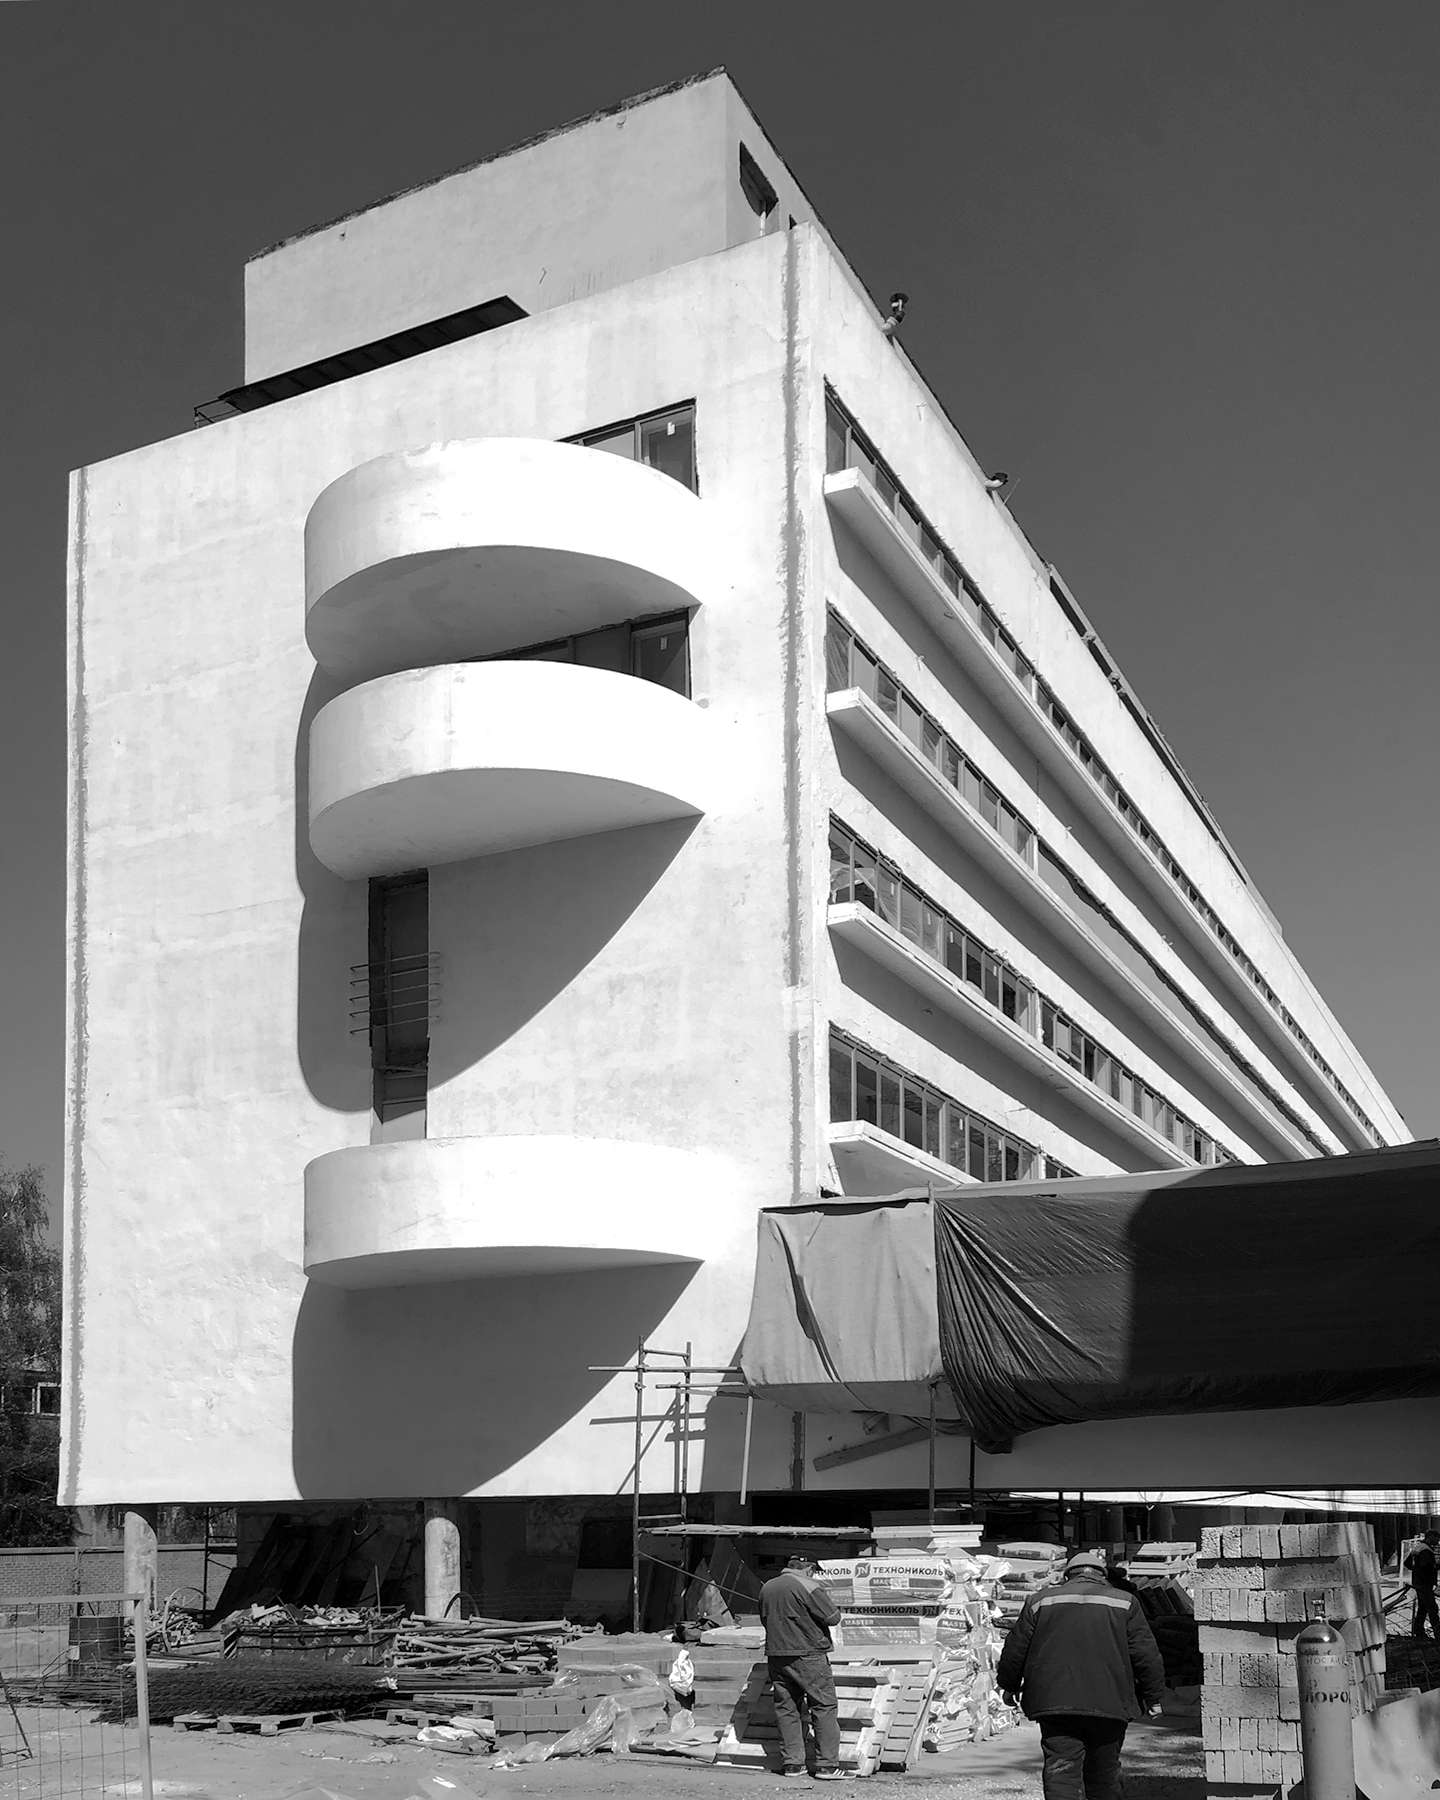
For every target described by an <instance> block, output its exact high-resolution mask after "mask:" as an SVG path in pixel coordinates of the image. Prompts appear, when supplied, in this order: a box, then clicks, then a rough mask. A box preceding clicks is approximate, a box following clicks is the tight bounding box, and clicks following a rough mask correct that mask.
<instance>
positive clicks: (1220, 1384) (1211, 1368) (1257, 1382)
mask: <svg viewBox="0 0 1440 1800" xmlns="http://www.w3.org/2000/svg"><path fill="white" fill-rule="evenodd" d="M934 1224H935V1237H936V1273H937V1280H938V1292H939V1321H940V1344H941V1351H942V1356H943V1361H944V1366H945V1371H946V1374H947V1376H948V1377H949V1381H950V1385H951V1387H952V1389H953V1390H954V1394H955V1397H956V1399H957V1401H958V1403H959V1408H960V1411H961V1413H962V1414H963V1415H964V1416H965V1417H967V1418H968V1419H970V1420H971V1421H972V1424H973V1428H974V1432H975V1438H976V1442H977V1444H978V1445H979V1447H980V1448H981V1449H982V1450H985V1451H987V1452H991V1453H994V1452H998V1451H1002V1450H1004V1449H1006V1448H1008V1446H1009V1444H1010V1443H1011V1442H1012V1441H1013V1440H1014V1439H1015V1438H1016V1437H1017V1436H1019V1435H1020V1434H1021V1433H1023V1432H1028V1431H1035V1430H1038V1429H1040V1428H1041V1427H1044V1426H1049V1425H1064V1424H1073V1423H1079V1422H1081V1421H1084V1420H1098V1419H1120V1418H1136V1417H1142V1416H1145V1415H1154V1414H1165V1413H1170V1414H1174V1413H1186V1412H1233V1411H1242V1410H1253V1409H1258V1408H1276V1407H1294V1406H1316V1405H1329V1406H1339V1405H1344V1404H1348V1403H1351V1402H1358V1401H1370V1400H1392V1399H1406V1398H1415V1397H1422V1396H1432V1395H1437V1394H1440V1327H1437V1325H1436V1322H1435V1321H1436V1317H1437V1314H1436V1308H1435V1301H1434V1294H1435V1281H1436V1272H1437V1270H1440V1143H1436V1142H1434V1141H1431V1142H1429V1143H1426V1144H1423V1145H1409V1146H1405V1147H1404V1148H1402V1149H1399V1150H1390V1151H1384V1152H1377V1153H1375V1154H1373V1155H1369V1154H1367V1155H1359V1156H1348V1157H1334V1158H1327V1159H1325V1160H1321V1161H1314V1162H1306V1163H1287V1164H1279V1165H1263V1166H1261V1167H1236V1166H1233V1165H1232V1166H1227V1167H1224V1168H1219V1169H1206V1170H1200V1171H1185V1170H1181V1171H1173V1172H1166V1173H1163V1174H1152V1175H1137V1176H1121V1177H1113V1178H1109V1179H1105V1180H1097V1181H1070V1182H1066V1183H1064V1184H1062V1185H1059V1186H1050V1187H1046V1188H1044V1189H1037V1188H1034V1187H1031V1188H1027V1189H1024V1190H1017V1189H1015V1188H1011V1189H1009V1190H1008V1191H1007V1190H1004V1189H995V1188H990V1189H968V1190H967V1189H963V1188H959V1189H949V1190H945V1191H942V1192H939V1193H937V1194H936V1195H935V1198H934Z"/></svg>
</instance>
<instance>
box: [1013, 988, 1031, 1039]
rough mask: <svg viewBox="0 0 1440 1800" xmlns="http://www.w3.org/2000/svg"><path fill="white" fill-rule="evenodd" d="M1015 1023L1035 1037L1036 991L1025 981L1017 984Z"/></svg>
mask: <svg viewBox="0 0 1440 1800" xmlns="http://www.w3.org/2000/svg"><path fill="white" fill-rule="evenodd" d="M1015 1023H1016V1024H1017V1025H1018V1026H1020V1028H1021V1029H1022V1030H1023V1031H1026V1032H1028V1033H1029V1034H1030V1036H1031V1037H1033V1036H1034V1035H1035V990H1034V988H1032V987H1028V986H1027V985H1026V984H1025V983H1024V982H1023V981H1017V982H1016V983H1015Z"/></svg>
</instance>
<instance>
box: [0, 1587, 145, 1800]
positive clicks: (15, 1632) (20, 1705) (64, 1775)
mask: <svg viewBox="0 0 1440 1800" xmlns="http://www.w3.org/2000/svg"><path fill="white" fill-rule="evenodd" d="M137 1615H138V1620H139V1627H140V1628H139V1630H138V1631H137V1630H136V1628H135V1625H136V1619H137ZM145 1626H146V1620H145V1610H144V1607H143V1605H138V1606H137V1603H136V1602H134V1601H133V1600H131V1599H130V1598H128V1597H127V1596H125V1595H123V1594H65V1595H40V1596H34V1597H27V1598H25V1599H9V1600H4V1601H0V1800H61V1797H62V1796H64V1800H79V1796H81V1795H84V1796H86V1800H91V1797H93V1800H101V1797H102V1796H104V1797H105V1800H117V1797H118V1800H129V1797H133V1800H152V1796H151V1782H150V1729H149V1709H148V1705H147V1693H146V1690H147V1685H148V1684H147V1680H146V1676H147V1673H148V1671H147V1669H146V1664H145V1636H146V1630H145Z"/></svg>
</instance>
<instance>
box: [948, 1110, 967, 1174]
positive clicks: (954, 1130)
mask: <svg viewBox="0 0 1440 1800" xmlns="http://www.w3.org/2000/svg"><path fill="white" fill-rule="evenodd" d="M945 1160H946V1162H948V1163H949V1164H951V1166H952V1167H954V1168H956V1169H963V1168H964V1167H965V1115H964V1113H962V1112H961V1110H960V1108H959V1107H958V1106H947V1107H946V1108H945Z"/></svg>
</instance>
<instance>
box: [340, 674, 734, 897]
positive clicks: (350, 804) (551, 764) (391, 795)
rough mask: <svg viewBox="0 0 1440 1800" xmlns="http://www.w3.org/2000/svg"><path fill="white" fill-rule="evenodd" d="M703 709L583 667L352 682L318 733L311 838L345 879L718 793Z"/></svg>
mask: <svg viewBox="0 0 1440 1800" xmlns="http://www.w3.org/2000/svg"><path fill="white" fill-rule="evenodd" d="M711 729H712V721H711V720H710V718H709V716H708V715H707V714H706V713H705V712H703V711H702V710H701V709H700V708H699V707H697V706H695V705H694V704H692V702H690V701H689V700H686V699H683V698H682V697H681V696H680V695H678V694H674V693H671V692H670V690H669V689H668V688H662V687H657V686H656V685H655V684H654V683H653V682H648V681H640V680H637V679H636V678H635V677H633V676H630V675H616V674H612V673H610V672H609V671H607V670H603V669H583V668H579V667H577V666H576V665H575V664H573V663H549V662H489V663H458V664H457V663H447V664H442V665H441V666H440V667H438V668H430V669H409V670H406V671H404V672H403V673H401V674H398V675H385V676H382V677H381V678H380V679H379V680H377V681H369V682H366V683H364V684H363V685H362V686H360V687H357V688H351V689H350V690H349V691H348V692H347V693H344V694H341V695H340V696H339V697H338V698H337V699H335V700H332V701H331V702H330V704H329V705H328V706H325V707H322V708H321V710H320V711H319V712H318V713H317V714H316V716H315V719H314V722H313V723H312V725H311V728H310V845H311V848H312V849H313V850H314V852H315V854H316V856H318V857H319V859H320V861H321V862H322V863H324V864H325V866H326V868H328V869H332V870H333V871H334V872H335V873H336V874H337V875H342V876H344V877H345V878H346V879H347V880H352V881H353V880H357V879H359V878H361V877H364V876H372V875H391V874H396V873H398V872H399V871H400V870H402V869H419V868H432V867H434V866H435V865H437V864H440V863H450V862H459V861H463V860H464V859H465V858H467V857H472V856H491V855H494V854H496V853H497V852H499V851H502V850H515V849H520V848H522V847H524V846H526V845H531V844H548V843H555V842H558V841H560V840H561V839H563V838H572V837H586V836H589V835H590V834H592V833H594V832H600V831H618V830H622V829H624V828H625V827H627V826H631V825H649V824H655V823H658V822H660V821H662V820H667V819H682V818H694V817H697V816H699V815H700V814H701V813H703V812H705V811H706V810H707V808H708V806H709V804H710V788H711V780H712V776H711V756H710V735H711Z"/></svg>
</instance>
